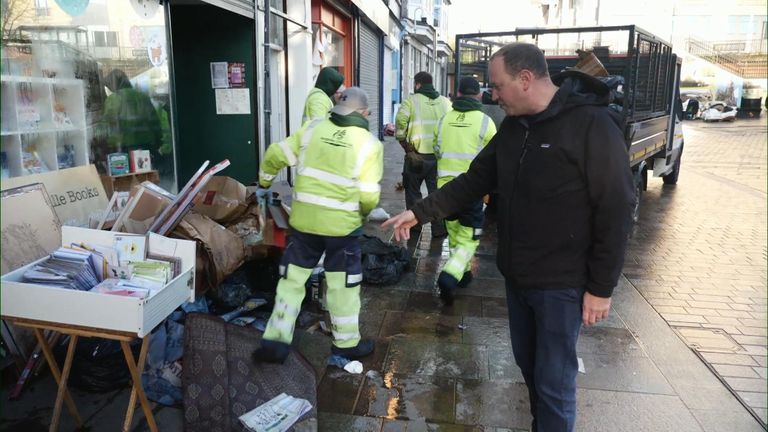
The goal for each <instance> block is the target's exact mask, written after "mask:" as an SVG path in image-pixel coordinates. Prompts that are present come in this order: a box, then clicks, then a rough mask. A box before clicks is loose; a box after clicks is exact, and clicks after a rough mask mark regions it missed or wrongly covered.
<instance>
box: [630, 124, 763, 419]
mask: <svg viewBox="0 0 768 432" xmlns="http://www.w3.org/2000/svg"><path fill="white" fill-rule="evenodd" d="M684 130H685V150H684V154H683V165H682V170H681V173H680V179H679V182H678V185H677V186H675V187H664V186H663V184H662V182H661V180H660V179H651V180H650V181H649V185H648V191H647V192H646V194H645V196H644V197H643V201H642V208H641V215H640V221H639V224H638V228H637V232H636V235H635V237H634V238H633V240H632V242H631V244H630V247H629V251H628V253H627V261H626V264H625V266H624V274H625V276H626V277H627V279H628V280H629V281H630V282H631V283H632V284H633V285H634V286H635V287H636V288H637V289H638V291H640V293H641V294H642V295H643V296H644V297H645V298H646V299H647V300H648V302H649V303H651V304H652V305H653V307H654V308H655V310H656V311H657V312H658V313H659V314H660V315H661V316H662V317H663V318H664V319H665V320H666V321H667V322H668V323H669V325H670V326H672V328H673V329H674V330H675V331H676V332H677V333H678V334H679V335H680V337H681V338H682V339H683V340H684V341H685V342H686V343H687V344H688V345H689V346H690V347H691V348H693V349H694V350H695V352H696V353H697V354H698V355H699V356H700V357H701V359H702V360H703V361H704V362H705V363H706V364H707V365H708V366H709V367H710V368H711V369H712V370H713V371H714V372H715V373H716V374H717V375H718V376H719V377H720V378H721V379H722V380H723V382H724V383H725V384H726V385H727V386H728V387H729V388H730V389H731V390H732V391H733V392H734V394H735V395H737V397H738V398H739V399H740V400H741V401H742V402H743V403H744V404H745V405H746V406H748V407H749V409H750V410H752V412H753V413H754V414H755V416H756V417H758V418H760V420H761V422H762V424H763V425H765V423H766V418H767V417H766V407H768V403H767V402H768V401H767V400H766V391H767V390H768V384H767V383H766V378H767V377H768V374H767V373H766V363H767V362H766V355H767V354H768V352H767V351H766V346H767V345H768V342H767V341H768V339H767V338H766V334H768V333H767V328H766V326H767V319H768V318H767V317H766V312H767V311H768V310H767V307H766V297H768V285H767V284H766V277H767V275H766V232H767V230H768V228H767V227H766V191H767V189H768V170H767V166H766V165H767V163H766V158H767V157H768V152H767V146H766V122H765V116H764V117H763V118H762V119H760V120H740V121H737V122H734V123H710V124H706V123H702V122H686V123H685V129H684Z"/></svg>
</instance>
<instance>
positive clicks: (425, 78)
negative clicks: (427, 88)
mask: <svg viewBox="0 0 768 432" xmlns="http://www.w3.org/2000/svg"><path fill="white" fill-rule="evenodd" d="M413 82H415V83H416V84H421V85H424V84H432V75H430V74H429V72H424V71H421V72H419V73H417V74H416V76H415V77H413Z"/></svg>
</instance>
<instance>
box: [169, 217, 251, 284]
mask: <svg viewBox="0 0 768 432" xmlns="http://www.w3.org/2000/svg"><path fill="white" fill-rule="evenodd" d="M171 235H172V236H173V237H174V238H183V239H187V240H194V241H197V242H198V243H199V245H200V247H199V248H198V249H197V256H198V261H197V262H198V263H199V265H198V269H197V271H198V279H197V293H198V294H200V295H202V294H203V293H205V292H206V291H208V290H209V289H213V290H215V289H218V287H219V285H220V284H221V282H222V281H223V280H224V278H226V277H227V276H229V275H230V274H232V273H233V272H234V271H235V270H237V268H238V267H240V266H241V265H242V264H243V262H245V246H244V245H243V241H242V239H240V238H239V237H238V236H237V235H235V234H234V233H233V232H232V231H229V230H227V229H226V228H224V227H223V226H221V225H219V224H218V223H216V222H215V221H213V220H212V219H211V218H209V217H207V216H205V215H201V214H199V213H197V212H195V211H190V212H189V213H187V214H186V215H185V216H184V218H183V219H182V220H181V221H180V222H179V224H178V225H177V226H176V228H175V229H174V230H173V231H172V232H171Z"/></svg>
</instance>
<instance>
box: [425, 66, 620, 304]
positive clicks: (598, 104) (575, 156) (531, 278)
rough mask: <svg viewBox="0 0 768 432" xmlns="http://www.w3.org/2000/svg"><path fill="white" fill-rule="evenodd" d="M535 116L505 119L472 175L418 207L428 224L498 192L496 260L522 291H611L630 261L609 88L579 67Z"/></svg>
mask: <svg viewBox="0 0 768 432" xmlns="http://www.w3.org/2000/svg"><path fill="white" fill-rule="evenodd" d="M553 81H554V82H555V84H557V85H559V86H560V88H559V90H558V91H557V93H556V94H555V96H554V98H553V99H552V101H551V103H550V105H549V106H548V107H547V109H546V110H544V111H543V112H541V113H539V114H536V115H533V116H521V117H507V118H505V119H504V121H503V122H502V124H501V127H500V128H499V131H498V133H497V134H496V135H495V136H494V137H493V139H492V140H491V142H490V143H489V144H488V145H487V146H486V147H485V149H484V150H483V151H481V152H480V154H479V155H478V156H477V157H476V158H475V160H474V161H473V162H472V165H471V166H470V168H469V171H468V172H467V173H466V174H463V175H461V176H459V177H457V178H456V179H454V180H453V181H452V182H450V183H448V184H446V185H445V186H443V187H442V188H441V189H439V190H438V191H437V192H435V193H433V194H431V195H429V197H428V198H426V199H424V200H423V201H421V202H419V203H418V204H416V205H415V206H414V207H413V208H412V210H413V211H414V213H415V214H416V217H417V218H418V220H419V222H421V223H427V222H430V221H432V220H434V219H437V218H441V217H445V216H447V215H450V214H453V213H455V212H457V211H458V210H460V209H462V208H464V207H465V206H466V205H467V204H468V203H469V202H471V201H473V200H476V199H478V198H479V197H481V196H483V195H484V194H486V193H489V192H490V191H492V190H494V189H496V190H497V192H498V196H499V217H498V229H499V250H498V254H497V264H498V266H499V269H500V270H501V272H502V274H503V275H504V277H505V278H507V279H508V280H509V281H510V282H512V283H513V284H514V285H515V286H517V287H520V288H568V287H586V289H587V290H588V291H589V292H590V293H592V294H594V295H596V296H600V297H610V296H611V294H612V292H613V288H614V287H615V286H616V283H617V281H618V278H619V274H620V272H621V268H622V265H623V263H624V251H625V248H626V241H627V235H628V231H629V227H630V215H631V212H632V205H633V202H634V188H633V180H632V172H631V169H630V167H629V157H628V155H627V148H626V144H625V141H624V138H623V131H622V129H621V121H620V119H619V117H618V115H617V114H616V113H615V112H614V111H612V110H611V109H609V108H608V107H607V103H608V96H609V90H608V88H607V87H606V86H605V85H604V84H603V83H601V82H600V81H598V80H596V79H594V78H592V77H590V76H588V75H584V74H581V73H579V72H566V73H564V74H560V75H559V76H555V77H553Z"/></svg>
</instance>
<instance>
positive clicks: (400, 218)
mask: <svg viewBox="0 0 768 432" xmlns="http://www.w3.org/2000/svg"><path fill="white" fill-rule="evenodd" d="M418 224H419V221H418V219H416V215H415V214H413V212H412V211H410V210H406V211H404V212H402V213H400V214H399V215H397V216H392V217H391V218H389V219H387V220H386V221H384V223H382V224H381V227H382V228H386V227H389V226H391V227H392V228H393V229H394V230H395V240H397V241H400V240H402V239H405V240H408V239H409V238H411V228H412V227H414V226H416V225H418Z"/></svg>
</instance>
